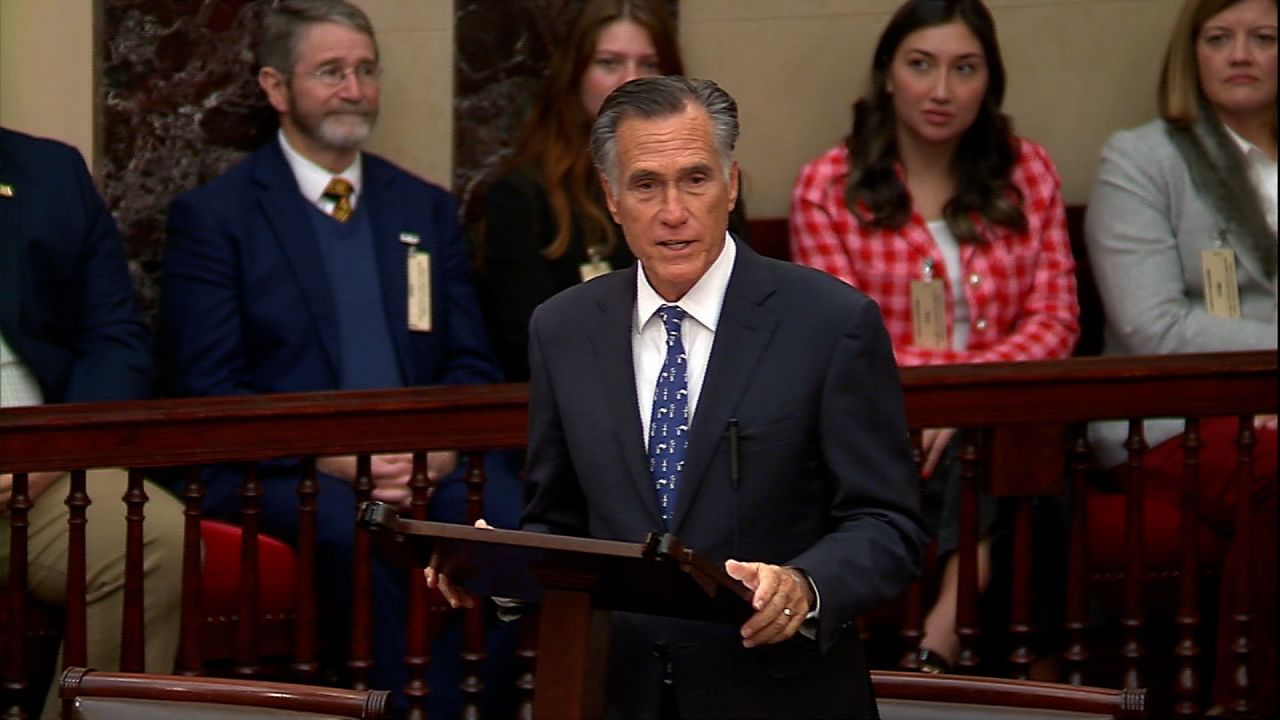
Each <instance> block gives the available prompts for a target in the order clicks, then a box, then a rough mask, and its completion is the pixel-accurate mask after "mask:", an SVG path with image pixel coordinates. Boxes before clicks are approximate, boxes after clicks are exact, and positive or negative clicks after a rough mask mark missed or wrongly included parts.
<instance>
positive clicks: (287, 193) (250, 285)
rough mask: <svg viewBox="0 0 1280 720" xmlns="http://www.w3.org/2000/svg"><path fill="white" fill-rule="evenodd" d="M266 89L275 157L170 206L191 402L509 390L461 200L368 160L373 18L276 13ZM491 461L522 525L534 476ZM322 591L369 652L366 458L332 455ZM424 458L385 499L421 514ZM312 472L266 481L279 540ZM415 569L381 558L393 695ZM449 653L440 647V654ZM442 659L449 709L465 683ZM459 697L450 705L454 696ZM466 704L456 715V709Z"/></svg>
mask: <svg viewBox="0 0 1280 720" xmlns="http://www.w3.org/2000/svg"><path fill="white" fill-rule="evenodd" d="M255 55H256V61H257V64H258V66H259V67H260V70H259V74H258V80H259V84H260V85H261V86H262V88H263V90H264V91H265V93H266V95H267V99H268V100H269V102H270V103H271V105H272V107H273V108H274V109H275V110H276V111H277V112H278V113H279V118H280V132H279V134H278V136H277V137H275V138H274V139H272V140H271V141H269V142H268V143H267V144H266V145H265V146H264V147H263V148H262V149H260V150H259V151H257V152H256V153H254V154H252V155H250V156H249V157H248V158H247V159H245V160H244V161H243V162H241V163H240V164H239V165H237V166H235V167H234V168H232V169H231V170H230V171H228V172H227V173H226V174H224V175H222V176H220V177H218V178H216V179H214V180H213V181H212V182H210V183H208V184H207V185H205V186H203V187H199V188H196V189H194V190H191V191H189V192H187V193H184V194H182V195H180V196H179V197H178V198H177V199H175V200H174V201H173V203H172V205H171V206H170V208H169V215H168V239H167V245H166V249H165V256H164V279H163V283H162V293H163V295H162V299H161V325H162V331H163V334H162V337H163V346H164V351H165V353H166V355H165V361H166V366H167V373H168V376H167V380H168V385H169V389H170V390H171V392H173V393H174V394H177V395H184V396H207V395H238V394H255V393H274V392H294V391H316V390H347V389H362V388H363V389H369V388H393V387H407V386H420V385H460V384H470V383H491V382H498V381H500V380H501V377H500V373H499V371H498V370H497V366H496V363H495V362H494V360H493V359H492V354H491V350H490V348H489V344H488V340H487V338H486V333H485V327H484V323H483V321H482V318H481V313H480V310H479V304H478V302H477V299H476V296H475V291H474V288H473V285H472V280H471V273H470V261H469V258H468V255H467V252H466V249H465V246H464V244H463V241H462V238H461V233H460V231H459V227H458V223H457V218H456V208H455V204H454V200H453V198H452V197H451V196H450V195H449V194H448V193H447V192H446V191H445V190H443V189H441V188H439V187H436V186H434V185H431V184H429V183H427V182H424V181H423V180H420V179H418V178H417V177H414V176H413V175H411V174H409V173H408V172H406V171H404V170H402V169H400V168H398V167H396V166H395V165H393V164H391V163H390V162H388V161H386V160H384V159H382V158H379V157H377V156H375V155H373V154H371V153H368V152H364V151H362V149H361V146H362V145H363V143H364V141H365V139H366V138H367V137H368V135H369V133H370V131H371V130H372V127H373V124H374V121H375V119H376V117H377V113H378V99H379V90H380V66H379V55H378V50H377V45H376V42H375V39H374V34H373V28H372V26H371V24H370V22H369V20H368V17H367V16H366V15H365V14H364V13H363V12H362V11H361V10H360V9H359V8H357V7H355V6H354V5H351V4H350V3H348V2H345V0H324V1H322V2H295V1H290V0H285V1H283V2H280V3H278V4H276V5H275V6H273V7H272V8H271V9H269V10H268V11H267V12H266V13H265V15H264V18H263V24H262V28H261V34H260V37H259V38H258V42H257V46H256V48H255ZM504 460H506V458H504V457H497V456H495V457H491V458H489V462H488V463H487V464H488V465H489V466H490V472H489V483H488V485H487V487H486V497H487V501H486V502H487V504H486V508H485V513H486V517H488V516H490V515H493V517H495V518H496V523H495V524H507V525H514V524H515V523H516V522H517V518H518V513H519V508H520V501H521V498H522V494H521V492H520V490H519V487H518V485H517V480H516V474H515V473H514V472H512V471H510V469H509V468H508V467H506V464H505V463H504V462H503V461H504ZM457 465H458V458H457V454H456V453H454V452H451V451H437V452H432V453H430V454H429V456H428V474H429V475H430V476H431V479H432V480H433V481H436V482H437V483H438V485H437V488H436V492H435V493H434V495H433V497H432V501H431V507H430V511H429V512H430V516H431V517H432V519H437V520H449V521H463V520H465V519H466V518H465V502H464V500H465V493H464V489H463V485H464V483H463V480H462V472H461V469H460V468H458V467H457ZM318 468H319V470H320V473H319V474H320V477H319V482H320V496H319V510H318V514H319V517H318V526H319V529H318V533H317V534H318V537H317V542H318V551H319V553H320V557H322V558H325V562H324V563H322V564H321V566H320V568H319V569H318V572H319V574H320V576H321V577H320V578H319V584H320V586H319V587H318V588H317V590H318V597H319V598H320V601H321V616H322V620H323V622H324V623H325V625H324V626H323V627H324V628H326V630H325V632H324V633H323V634H322V635H323V636H325V637H329V638H333V639H334V642H335V644H342V645H345V643H347V642H349V640H350V634H349V632H346V628H347V622H348V621H349V616H350V600H351V566H352V540H353V528H354V515H353V504H354V495H353V492H354V491H353V487H352V480H354V478H355V472H356V467H355V459H354V458H353V457H350V456H347V457H332V458H321V459H320V461H319V463H318ZM411 470H412V461H411V457H410V456H409V455H408V454H391V455H380V456H375V457H374V458H373V461H372V474H373V483H374V486H375V488H374V491H373V493H374V498H375V499H378V500H383V501H386V502H390V503H393V504H404V503H407V501H408V497H409V490H408V485H407V484H408V479H409V475H410V472H411ZM297 478H298V467H297V464H296V463H279V462H277V463H271V464H268V465H264V466H262V467H261V468H260V470H259V479H260V481H261V483H262V488H263V497H262V503H261V509H262V521H263V523H264V526H263V527H264V529H265V530H267V531H268V532H271V533H274V534H278V535H280V536H282V537H284V538H285V539H287V540H291V541H292V540H295V539H296V532H297V527H296V524H297V505H298V497H297V489H296V481H297ZM238 482H239V475H238V474H236V473H235V472H234V471H233V470H232V469H230V468H222V469H217V470H215V471H213V473H212V474H211V475H210V476H209V478H208V480H207V485H208V487H207V491H208V495H207V497H206V501H205V503H206V504H205V508H206V511H207V512H210V513H212V514H215V515H224V516H234V515H235V513H236V510H237V506H238V500H237V495H236V491H237V489H238ZM406 599H407V594H406V587H405V584H404V573H403V571H399V570H396V569H393V568H391V567H389V566H385V565H383V564H382V563H381V562H377V563H375V567H374V603H375V607H377V609H378V612H377V613H375V637H374V668H373V671H372V675H371V683H372V684H373V685H374V686H375V687H382V688H390V689H399V688H402V687H403V686H404V681H405V680H406V678H407V675H406V670H405V668H404V665H403V658H404V617H405V609H406ZM433 655H436V657H437V658H439V657H440V655H439V654H438V653H433ZM447 665H448V663H443V662H440V663H432V668H433V673H434V677H432V678H431V680H432V682H431V685H432V689H433V693H432V699H433V700H440V698H445V697H446V696H448V695H449V693H450V691H451V690H454V689H456V685H457V682H456V681H455V680H453V679H451V678H446V677H443V676H442V675H441V673H442V672H444V671H445V669H447V668H446V666H447ZM440 702H446V701H445V700H440ZM449 713H450V710H449V709H448V708H447V707H437V708H436V713H434V714H433V717H434V716H437V715H439V714H449Z"/></svg>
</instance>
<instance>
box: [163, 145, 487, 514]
mask: <svg viewBox="0 0 1280 720" xmlns="http://www.w3.org/2000/svg"><path fill="white" fill-rule="evenodd" d="M363 158H364V160H363V162H364V167H363V171H364V187H363V188H362V191H361V196H360V203H361V205H360V212H367V213H368V216H369V218H370V222H371V225H372V233H373V241H374V246H375V250H374V252H375V254H376V265H377V271H378V275H379V280H380V283H381V286H382V288H381V291H382V299H383V304H382V310H383V312H385V313H386V319H387V326H388V329H389V331H390V336H391V340H392V344H393V345H394V351H395V357H396V359H397V361H398V363H399V367H400V375H401V377H402V378H404V379H405V383H406V384H407V385H459V384H466V383H488V382H497V381H498V380H499V379H500V376H499V373H498V370H497V368H496V366H495V365H494V362H493V360H492V357H491V354H490V350H489V344H488V340H487V338H486V336H485V329H484V323H483V321H482V320H481V317H480V310H479V305H478V302H477V300H476V296H475V290H474V287H473V286H472V281H471V265H470V260H469V259H468V257H467V253H466V248H465V247H464V245H463V242H462V237H461V233H460V231H459V227H458V222H457V213H456V209H455V205H454V202H453V198H452V196H450V195H449V194H448V193H447V192H445V191H444V190H442V189H440V188H438V187H436V186H434V185H431V184H428V183H426V182H424V181H422V180H419V179H418V178H416V177H414V176H413V175H410V174H409V173H407V172H405V171H404V170H401V169H400V168H397V167H395V166H394V165H392V164H390V163H388V162H387V161H385V160H383V159H381V158H379V157H377V156H375V155H372V154H370V153H364V154H363ZM310 212H311V206H310V204H309V203H308V201H307V200H306V198H304V197H303V196H302V194H301V193H300V192H299V191H298V185H297V181H296V180H295V179H294V176H293V172H292V170H291V169H290V168H289V164H288V162H287V161H286V160H285V157H284V153H283V151H282V150H281V149H280V145H279V143H278V142H277V141H276V140H275V139H272V141H271V142H269V143H267V145H266V146H265V147H263V148H262V149H261V150H259V151H257V152H256V153H254V154H253V155H251V156H249V157H248V158H246V159H245V160H244V161H243V162H241V163H240V164H239V165H237V166H235V167H234V168H232V169H231V170H230V171H228V172H227V173H225V174H223V175H221V176H219V177H218V178H216V179H214V180H213V181H212V182H210V183H208V184H207V185H204V186H202V187H199V188H196V189H194V190H191V191H189V192H186V193H184V194H182V195H180V196H178V198H177V199H175V200H174V201H173V203H172V205H170V207H169V218H168V239H167V241H166V246H165V256H164V281H163V285H162V290H163V295H162V297H161V314H160V318H161V344H162V347H163V349H164V351H165V356H164V364H165V368H166V375H167V381H168V386H169V390H170V391H171V392H172V393H174V394H176V395H180V396H189V395H193V396H206V395H235V394H251V393H273V392H295V391H311V390H335V389H338V388H339V378H340V377H341V375H340V373H339V366H338V362H339V358H340V350H339V347H338V327H337V320H336V310H335V307H334V301H333V291H332V288H331V286H330V282H329V277H328V275H327V273H326V270H325V266H324V261H323V259H322V258H321V256H320V248H319V244H318V242H317V240H316V238H315V237H314V233H313V231H312V223H311V219H310V215H309V213H310ZM405 232H409V233H415V234H416V235H417V236H418V238H419V242H420V244H419V245H418V247H419V248H421V249H422V250H425V251H426V252H428V253H430V254H431V293H432V297H431V301H432V302H431V304H432V312H433V329H432V331H431V332H411V331H409V329H408V321H407V313H408V309H407V308H408V303H407V299H406V294H407V292H408V279H407V270H406V267H405V265H406V262H405V257H406V253H407V249H406V246H405V244H404V243H402V242H401V241H400V237H401V233H405ZM276 469H277V470H279V469H282V468H276ZM226 485H227V484H223V486H222V487H216V488H215V487H210V491H211V492H212V493H215V494H217V495H221V496H223V497H221V498H210V502H211V503H213V504H214V505H217V504H218V502H219V500H221V501H223V502H230V500H231V499H230V495H229V493H230V491H231V490H232V489H233V488H232V487H227V486H226Z"/></svg>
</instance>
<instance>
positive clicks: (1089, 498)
mask: <svg viewBox="0 0 1280 720" xmlns="http://www.w3.org/2000/svg"><path fill="white" fill-rule="evenodd" d="M1086 502H1087V510H1088V517H1089V533H1088V548H1089V559H1090V570H1091V571H1092V572H1093V573H1095V574H1100V573H1101V574H1116V575H1118V574H1119V573H1122V572H1124V563H1125V556H1124V542H1125V496H1124V494H1123V493H1116V492H1106V491H1104V490H1099V489H1097V488H1092V487H1091V488H1089V490H1088V491H1087V495H1086ZM1142 510H1143V521H1142V522H1143V526H1142V531H1143V532H1142V534H1143V552H1144V558H1143V559H1144V560H1145V564H1146V566H1147V568H1149V569H1150V571H1151V572H1161V571H1163V572H1168V573H1173V572H1177V571H1178V569H1179V567H1180V566H1181V563H1182V556H1181V555H1180V554H1179V543H1180V542H1181V537H1182V536H1181V527H1182V519H1181V513H1180V511H1179V509H1178V508H1177V507H1175V506H1174V505H1171V504H1169V503H1167V502H1164V501H1163V500H1157V499H1153V498H1147V499H1146V500H1145V501H1144V502H1143V507H1142ZM1196 522H1197V525H1199V527H1198V531H1199V532H1198V545H1199V550H1200V555H1199V558H1200V564H1201V565H1202V566H1212V567H1216V566H1219V565H1221V564H1222V558H1223V557H1224V556H1225V555H1226V551H1227V544H1226V542H1225V541H1224V540H1223V539H1222V537H1221V536H1220V535H1218V534H1217V533H1215V532H1213V531H1212V530H1211V529H1209V528H1208V527H1206V526H1205V525H1203V524H1201V523H1199V521H1198V520H1197V521H1196Z"/></svg>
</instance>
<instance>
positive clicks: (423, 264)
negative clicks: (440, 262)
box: [406, 248, 431, 332]
mask: <svg viewBox="0 0 1280 720" xmlns="http://www.w3.org/2000/svg"><path fill="white" fill-rule="evenodd" d="M407 262H408V268H407V270H408V272H407V273H406V275H407V276H408V278H409V293H408V296H409V329H410V330H411V331H413V332H431V254H430V253H426V252H422V251H420V250H416V249H414V248H409V257H408V260H407Z"/></svg>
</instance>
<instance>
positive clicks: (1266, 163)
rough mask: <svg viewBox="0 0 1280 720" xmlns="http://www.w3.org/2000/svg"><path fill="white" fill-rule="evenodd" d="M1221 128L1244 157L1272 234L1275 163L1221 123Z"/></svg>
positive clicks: (1256, 147) (1273, 226)
mask: <svg viewBox="0 0 1280 720" xmlns="http://www.w3.org/2000/svg"><path fill="white" fill-rule="evenodd" d="M1222 127H1223V129H1224V130H1226V131H1227V135H1228V136H1229V137H1230V138H1231V139H1232V140H1233V141H1235V143H1236V145H1237V146H1238V147H1239V148H1240V152H1241V153H1242V154H1243V155H1244V161H1245V164H1246V165H1247V166H1248V171H1249V175H1250V179H1251V180H1252V181H1253V186H1254V190H1255V191H1256V192H1257V193H1258V201H1259V202H1261V203H1262V212H1263V214H1264V215H1266V218H1267V224H1268V225H1270V226H1271V230H1272V232H1274V231H1275V229H1276V196H1277V190H1276V185H1277V182H1276V161H1275V160H1272V159H1271V157H1270V156H1268V155H1267V154H1266V153H1265V152H1263V150H1262V148H1260V147H1258V146H1257V145H1254V144H1253V143H1251V142H1249V141H1248V140H1246V139H1244V137H1243V136H1241V135H1239V134H1238V133H1236V131H1235V130H1232V129H1231V128H1229V127H1227V126H1226V124H1225V123H1223V125H1222Z"/></svg>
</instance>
